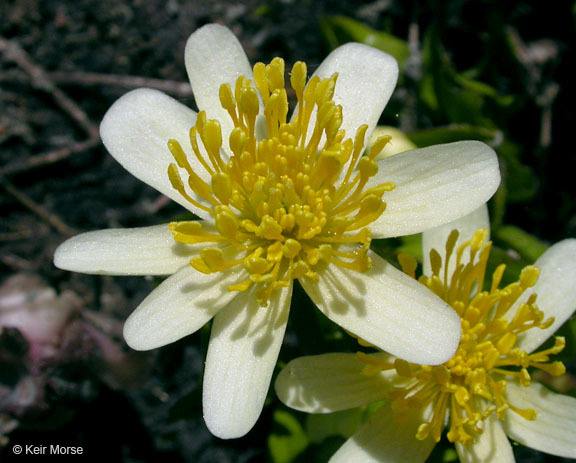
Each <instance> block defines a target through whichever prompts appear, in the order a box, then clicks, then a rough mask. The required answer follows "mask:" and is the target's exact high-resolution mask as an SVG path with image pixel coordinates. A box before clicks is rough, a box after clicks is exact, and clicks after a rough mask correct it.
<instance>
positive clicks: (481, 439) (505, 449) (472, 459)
mask: <svg viewBox="0 0 576 463" xmlns="http://www.w3.org/2000/svg"><path fill="white" fill-rule="evenodd" d="M483 426H484V432H483V433H482V434H480V435H479V436H478V437H477V438H476V440H475V441H474V443H472V444H470V445H465V444H462V443H460V442H456V450H457V451H458V456H459V457H460V461H461V462H462V463H493V462H498V463H514V462H515V461H516V460H515V459H514V452H513V451H512V446H511V445H510V442H509V441H508V437H506V434H505V433H504V430H503V429H502V424H501V423H500V420H498V418H496V416H495V415H494V414H492V415H490V416H489V417H488V418H486V420H485V421H484V422H483Z"/></svg>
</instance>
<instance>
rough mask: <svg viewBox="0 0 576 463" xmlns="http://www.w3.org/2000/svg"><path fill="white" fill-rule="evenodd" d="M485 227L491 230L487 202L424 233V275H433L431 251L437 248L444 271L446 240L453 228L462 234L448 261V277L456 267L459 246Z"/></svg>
mask: <svg viewBox="0 0 576 463" xmlns="http://www.w3.org/2000/svg"><path fill="white" fill-rule="evenodd" d="M480 228H484V229H485V230H488V232H489V231H490V218H489V217H488V207H487V206H486V204H482V206H480V207H479V208H478V209H476V210H474V211H472V212H470V214H467V215H465V216H463V217H460V218H459V219H456V220H454V221H452V222H448V223H446V224H444V225H440V226H439V227H436V228H432V229H431V230H427V231H425V232H424V233H422V260H423V265H422V273H424V275H432V269H431V267H430V251H431V250H432V249H435V250H436V251H438V253H439V254H440V256H441V257H442V267H441V268H442V272H443V271H444V270H443V269H444V263H445V261H446V241H447V240H448V237H449V236H450V233H451V232H452V230H458V232H459V233H460V235H459V236H458V240H457V241H456V245H455V247H454V249H455V251H453V252H452V255H451V256H450V262H449V263H448V278H450V276H451V275H452V273H453V272H454V270H455V267H456V250H457V249H458V247H459V246H460V245H461V244H462V243H464V242H466V241H468V240H469V239H470V238H472V236H473V235H474V233H475V232H476V230H478V229H480Z"/></svg>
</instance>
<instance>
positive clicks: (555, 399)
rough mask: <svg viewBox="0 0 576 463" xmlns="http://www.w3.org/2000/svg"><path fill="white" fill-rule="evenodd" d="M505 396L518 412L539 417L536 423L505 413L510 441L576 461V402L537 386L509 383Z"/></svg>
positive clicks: (505, 428) (506, 429) (504, 424)
mask: <svg viewBox="0 0 576 463" xmlns="http://www.w3.org/2000/svg"><path fill="white" fill-rule="evenodd" d="M506 396H507V398H508V400H509V401H510V403H511V404H512V405H514V406H516V407H519V408H531V409H533V410H536V412H537V413H538V415H537V417H536V419H535V420H533V421H528V420H525V419H524V418H522V417H521V416H520V415H518V414H516V413H514V412H512V411H507V412H506V418H505V420H504V421H503V422H502V425H503V426H504V430H505V431H506V434H508V436H509V437H511V438H512V439H514V440H515V441H517V442H519V443H521V444H522V445H525V446H527V447H530V448H533V449H536V450H539V451H541V452H546V453H549V454H551V455H557V456H560V457H566V458H576V399H574V398H573V397H568V396H566V395H562V394H555V393H553V392H551V391H549V390H548V389H546V388H545V387H544V386H542V385H541V384H538V383H532V384H531V385H530V386H528V387H524V386H520V385H519V384H517V383H513V382H508V386H507V389H506Z"/></svg>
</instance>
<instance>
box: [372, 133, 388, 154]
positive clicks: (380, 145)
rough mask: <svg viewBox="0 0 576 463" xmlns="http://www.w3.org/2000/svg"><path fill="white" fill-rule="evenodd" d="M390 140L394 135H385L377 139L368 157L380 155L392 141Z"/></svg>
mask: <svg viewBox="0 0 576 463" xmlns="http://www.w3.org/2000/svg"><path fill="white" fill-rule="evenodd" d="M390 140H392V137H391V136H390V135H384V136H382V137H379V138H378V139H376V141H375V142H374V143H373V144H372V146H371V147H370V151H369V152H368V157H369V158H370V159H374V158H375V157H376V156H378V155H379V154H380V153H381V151H382V150H383V149H384V147H385V146H386V145H387V144H388V143H389V142H390Z"/></svg>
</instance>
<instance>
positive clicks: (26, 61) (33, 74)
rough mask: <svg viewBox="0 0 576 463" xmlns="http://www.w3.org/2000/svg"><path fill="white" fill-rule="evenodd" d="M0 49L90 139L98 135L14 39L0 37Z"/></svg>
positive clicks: (77, 108) (86, 116)
mask: <svg viewBox="0 0 576 463" xmlns="http://www.w3.org/2000/svg"><path fill="white" fill-rule="evenodd" d="M0 51H1V52H3V53H4V54H5V56H6V57H7V58H8V59H11V60H12V61H14V62H15V63H16V64H17V65H18V66H19V67H20V68H21V69H22V70H23V71H24V72H26V73H27V74H28V75H29V76H30V78H31V82H32V85H33V86H34V87H36V88H38V89H40V90H43V91H45V92H48V93H50V95H52V97H53V98H54V100H55V101H56V102H57V103H58V104H59V105H60V107H61V108H62V109H63V110H64V111H66V113H68V115H70V117H72V119H74V120H75V121H76V122H77V123H78V125H79V126H80V127H82V128H83V129H84V130H85V131H86V133H87V134H88V136H89V137H90V138H91V139H93V138H97V137H98V128H97V126H96V125H95V124H94V123H93V122H92V121H91V120H90V118H89V117H88V115H87V114H86V113H85V112H84V110H83V109H82V108H80V106H78V105H77V104H76V103H75V102H74V101H73V100H72V99H71V98H69V97H68V95H66V94H65V93H64V92H63V91H62V90H60V89H59V88H58V87H56V85H55V84H54V83H53V82H52V81H51V80H50V79H49V78H48V76H47V74H46V72H45V71H44V70H43V69H42V68H41V67H40V66H39V65H37V64H35V63H34V62H33V61H32V58H31V57H30V55H29V54H28V53H27V52H26V51H25V50H24V49H22V47H20V45H19V44H18V43H17V42H16V41H14V40H5V39H3V38H1V37H0Z"/></svg>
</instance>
